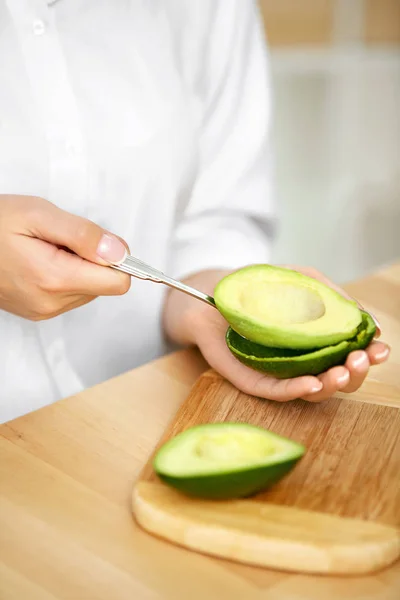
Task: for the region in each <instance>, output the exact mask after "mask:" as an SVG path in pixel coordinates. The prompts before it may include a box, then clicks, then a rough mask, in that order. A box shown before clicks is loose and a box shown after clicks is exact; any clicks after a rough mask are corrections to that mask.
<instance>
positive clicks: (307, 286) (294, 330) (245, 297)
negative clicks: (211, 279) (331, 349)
mask: <svg viewBox="0 0 400 600" xmlns="http://www.w3.org/2000/svg"><path fill="white" fill-rule="evenodd" d="M214 299H215V303H216V306H217V308H218V310H219V312H220V313H221V314H222V315H223V316H224V317H225V319H226V320H227V321H228V323H229V324H230V326H231V327H232V329H233V330H234V331H236V333H238V334H239V335H241V336H242V337H244V338H246V339H248V340H251V341H252V342H256V343H258V344H261V345H263V346H268V347H272V348H290V349H303V350H310V349H315V348H323V347H326V346H332V345H334V344H338V343H339V342H342V341H344V340H348V339H350V338H353V337H354V336H355V335H356V334H357V331H358V328H359V326H360V324H361V320H362V317H361V312H360V309H359V308H358V306H357V303H356V302H355V301H352V300H348V299H346V298H344V297H343V296H342V295H341V294H339V293H338V292H336V291H335V290H333V289H332V288H330V287H329V286H327V285H325V284H324V283H322V282H320V281H317V280H316V279H313V278H312V277H308V276H306V275H303V274H301V273H298V272H297V271H293V270H291V269H284V268H281V267H274V266H270V265H252V266H249V267H244V268H242V269H239V270H238V271H235V272H234V273H231V274H230V275H227V276H226V277H224V278H223V279H222V280H221V281H220V282H219V283H218V284H217V286H216V288H215V290H214Z"/></svg>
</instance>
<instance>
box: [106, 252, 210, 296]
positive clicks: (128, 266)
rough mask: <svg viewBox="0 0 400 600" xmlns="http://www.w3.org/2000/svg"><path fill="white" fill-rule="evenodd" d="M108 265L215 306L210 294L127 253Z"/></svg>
mask: <svg viewBox="0 0 400 600" xmlns="http://www.w3.org/2000/svg"><path fill="white" fill-rule="evenodd" d="M110 266H111V267H112V268H113V269H117V270H118V271H123V272H124V273H127V274H128V275H133V277H138V278H139V279H146V280H148V281H153V282H154V283H164V284H165V285H168V286H169V287H171V288H174V289H176V290H179V291H181V292H184V293H185V294H188V295H189V296H193V297H194V298H197V299H198V300H202V301H203V302H205V303H206V304H208V305H210V306H213V307H214V308H216V306H215V301H214V298H213V297H212V296H209V295H208V294H204V293H203V292H200V291H199V290H196V289H195V288H192V287H190V286H189V285H186V284H184V283H181V282H180V281H177V280H176V279H173V278H172V277H168V275H164V273H162V272H161V271H158V269H155V268H154V267H151V266H150V265H147V264H146V263H144V262H143V261H141V260H139V259H138V258H135V257H134V256H130V255H129V254H128V255H127V256H126V258H125V259H124V260H123V261H122V262H120V263H117V264H112V265H110Z"/></svg>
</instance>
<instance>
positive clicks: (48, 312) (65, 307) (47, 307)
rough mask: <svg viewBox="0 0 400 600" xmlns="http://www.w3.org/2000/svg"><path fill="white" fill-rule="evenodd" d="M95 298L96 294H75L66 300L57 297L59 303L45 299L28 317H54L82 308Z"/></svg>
mask: <svg viewBox="0 0 400 600" xmlns="http://www.w3.org/2000/svg"><path fill="white" fill-rule="evenodd" d="M95 298H96V296H73V297H72V298H67V297H66V298H64V299H63V300H64V302H63V301H60V298H57V303H51V302H49V301H43V302H42V303H40V305H39V306H38V309H37V310H36V311H35V312H33V313H31V314H30V315H28V318H29V319H31V320H33V321H45V320H47V319H52V318H54V317H58V316H59V315H62V314H64V313H66V312H69V311H70V310H73V309H75V308H80V307H81V306H84V305H85V304H88V303H89V302H92V300H95Z"/></svg>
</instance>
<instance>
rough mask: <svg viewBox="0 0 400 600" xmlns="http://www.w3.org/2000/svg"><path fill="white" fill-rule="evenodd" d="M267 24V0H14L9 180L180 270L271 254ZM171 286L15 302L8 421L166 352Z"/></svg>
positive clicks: (0, 129) (8, 338) (4, 330)
mask: <svg viewBox="0 0 400 600" xmlns="http://www.w3.org/2000/svg"><path fill="white" fill-rule="evenodd" d="M263 35H264V34H263V28H262V24H261V20H260V18H259V15H258V13H257V12H256V2H255V1H254V2H253V1H251V2H250V1H244V0H219V1H218V0H191V1H190V2H188V1H187V0H146V1H145V2H144V1H143V0H142V1H141V0H124V1H122V0H121V1H120V0H118V1H117V0H57V1H56V2H51V1H50V0H49V1H48V2H46V1H45V0H0V194H26V195H36V196H41V197H43V198H46V199H48V200H50V201H52V202H54V203H55V204H57V205H58V206H60V207H62V208H64V209H66V210H68V211H70V212H71V213H74V214H77V215H81V216H84V217H87V218H89V219H91V220H93V221H95V222H96V223H98V224H99V225H101V226H102V227H104V228H106V229H108V230H111V231H113V232H114V233H116V234H118V235H120V236H122V237H123V238H125V239H126V240H127V242H128V244H129V245H130V248H131V251H132V253H133V254H134V255H135V256H137V257H139V258H140V259H142V260H144V261H146V262H148V263H150V264H151V265H154V266H155V267H158V268H159V269H161V270H163V271H165V272H166V273H168V274H170V275H172V276H175V277H177V278H183V277H184V276H185V275H188V274H190V273H193V272H196V271H200V270H204V269H207V268H228V269H229V268H237V267H239V266H242V265H244V264H247V263H251V262H263V261H267V260H268V258H269V246H270V236H269V228H270V224H271V222H272V220H273V215H274V209H273V186H272V184H271V176H270V172H271V164H270V163H271V160H270V152H269V128H270V113H271V106H270V104H271V102H270V90H269V80H268V66H267V53H266V48H265V42H264V37H263ZM0 218H1V205H0ZM165 291H166V290H165V289H163V288H162V286H160V285H158V284H153V283H149V282H143V281H138V280H133V281H132V287H131V290H130V291H129V293H128V294H126V295H125V296H122V297H120V296H118V297H102V298H99V299H97V300H95V301H94V302H92V303H90V304H88V305H86V306H84V307H82V308H79V309H77V310H74V311H71V312H69V313H67V314H65V315H62V316H59V317H56V318H54V319H51V320H48V321H44V322H39V323H34V322H30V321H27V320H24V319H22V318H19V317H16V316H13V315H11V314H8V313H6V312H2V311H0V333H1V344H0V422H4V421H6V420H9V419H11V418H14V417H16V416H19V415H21V414H24V413H27V412H29V411H32V410H34V409H37V408H39V407H41V406H44V405H46V404H49V403H51V402H54V401H56V400H58V399H60V398H62V397H65V396H68V395H71V394H74V393H76V392H78V391H80V390H82V389H84V388H86V387H88V386H92V385H94V384H97V383H99V382H101V381H103V380H105V379H108V378H110V377H113V376H115V375H117V374H119V373H122V372H124V371H126V370H128V369H131V368H133V367H135V366H137V365H140V364H142V363H144V362H147V361H149V360H151V359H153V358H155V357H157V356H160V355H161V354H162V353H163V352H165V343H164V339H163V333H162V329H161V325H160V316H161V310H162V302H163V296H164V294H165Z"/></svg>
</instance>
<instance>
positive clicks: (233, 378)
mask: <svg viewBox="0 0 400 600" xmlns="http://www.w3.org/2000/svg"><path fill="white" fill-rule="evenodd" d="M197 344H198V346H199V348H200V350H201V352H202V354H203V355H204V357H205V358H206V360H207V361H208V363H209V364H210V366H211V367H213V368H214V369H215V370H216V371H218V372H219V373H220V374H221V375H222V376H223V377H225V378H226V379H227V380H228V381H230V382H231V383H232V384H233V385H234V386H235V387H236V388H237V389H239V390H240V391H242V392H244V393H246V394H249V395H252V396H258V397H259V398H265V399H269V400H276V401H278V402H287V401H289V400H294V399H295V398H299V397H300V396H302V395H303V394H313V393H316V392H318V391H319V390H320V388H321V383H320V382H319V381H318V379H317V378H316V377H313V376H305V377H298V378H295V379H276V378H274V377H271V376H270V375H264V374H262V373H259V372H257V371H254V370H253V369H250V368H249V367H247V366H245V365H244V364H242V363H241V362H239V361H238V360H237V359H236V358H235V357H234V356H233V355H232V354H231V353H230V351H229V349H228V348H227V346H226V344H225V342H224V338H223V337H222V336H220V337H219V336H218V335H217V336H215V335H213V333H212V332H208V331H204V332H203V335H201V336H199V338H198V342H197Z"/></svg>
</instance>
